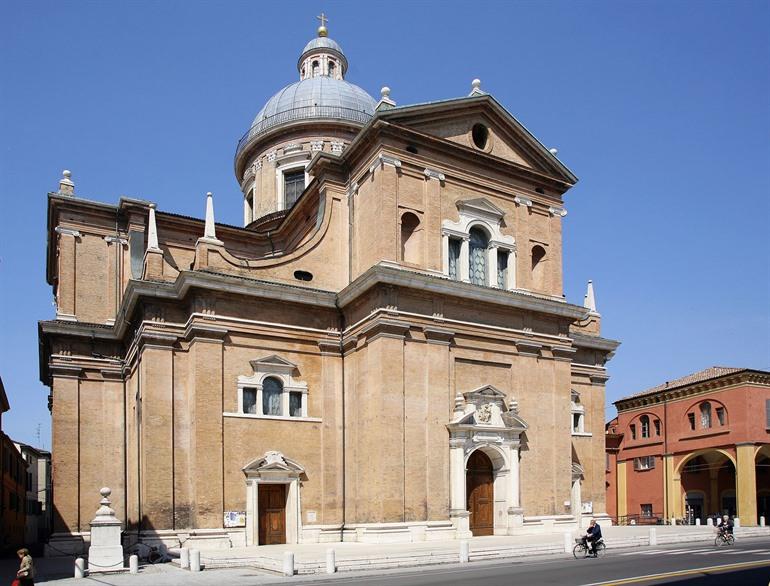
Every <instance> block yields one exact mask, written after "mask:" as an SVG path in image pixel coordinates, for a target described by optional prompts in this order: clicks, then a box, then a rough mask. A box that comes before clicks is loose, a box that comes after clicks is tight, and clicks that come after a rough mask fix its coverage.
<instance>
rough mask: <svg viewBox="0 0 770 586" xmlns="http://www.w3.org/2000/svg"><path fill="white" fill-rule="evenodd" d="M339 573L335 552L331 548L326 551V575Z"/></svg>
mask: <svg viewBox="0 0 770 586" xmlns="http://www.w3.org/2000/svg"><path fill="white" fill-rule="evenodd" d="M336 571H337V560H336V558H335V555H334V550H333V549H332V548H331V547H330V548H329V549H327V550H326V573H327V574H333V573H334V572H336Z"/></svg>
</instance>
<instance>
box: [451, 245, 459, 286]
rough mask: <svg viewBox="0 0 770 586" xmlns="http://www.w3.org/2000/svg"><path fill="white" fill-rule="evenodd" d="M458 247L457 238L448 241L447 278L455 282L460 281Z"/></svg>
mask: <svg viewBox="0 0 770 586" xmlns="http://www.w3.org/2000/svg"><path fill="white" fill-rule="evenodd" d="M460 247H461V243H460V241H459V240H458V239H457V238H450V239H449V278H450V279H453V280H455V281H459V280H460Z"/></svg>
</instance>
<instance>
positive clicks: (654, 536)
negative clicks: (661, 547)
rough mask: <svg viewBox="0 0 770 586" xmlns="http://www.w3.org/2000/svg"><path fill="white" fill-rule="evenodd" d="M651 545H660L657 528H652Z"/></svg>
mask: <svg viewBox="0 0 770 586" xmlns="http://www.w3.org/2000/svg"><path fill="white" fill-rule="evenodd" d="M650 545H658V532H657V531H655V527H650Z"/></svg>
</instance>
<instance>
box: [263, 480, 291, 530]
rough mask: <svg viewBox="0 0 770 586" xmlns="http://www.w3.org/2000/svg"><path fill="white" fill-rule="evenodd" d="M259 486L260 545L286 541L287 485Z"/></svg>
mask: <svg viewBox="0 0 770 586" xmlns="http://www.w3.org/2000/svg"><path fill="white" fill-rule="evenodd" d="M258 486H259V489H258V490H259V493H258V495H257V499H258V500H259V545H271V544H274V543H286V485H285V484H259V485H258Z"/></svg>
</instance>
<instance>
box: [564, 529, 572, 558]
mask: <svg viewBox="0 0 770 586" xmlns="http://www.w3.org/2000/svg"><path fill="white" fill-rule="evenodd" d="M572 547H573V545H572V533H570V532H569V531H565V532H564V553H570V552H572Z"/></svg>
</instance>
